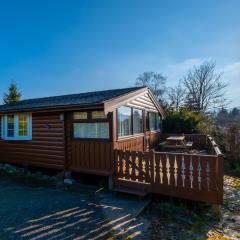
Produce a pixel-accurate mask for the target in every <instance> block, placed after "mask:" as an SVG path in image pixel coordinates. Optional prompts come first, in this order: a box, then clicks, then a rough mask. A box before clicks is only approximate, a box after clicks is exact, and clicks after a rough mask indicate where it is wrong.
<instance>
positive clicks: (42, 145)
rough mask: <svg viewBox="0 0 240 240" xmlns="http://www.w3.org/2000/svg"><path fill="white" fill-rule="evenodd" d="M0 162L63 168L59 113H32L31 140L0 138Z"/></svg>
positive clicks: (62, 130) (62, 132)
mask: <svg viewBox="0 0 240 240" xmlns="http://www.w3.org/2000/svg"><path fill="white" fill-rule="evenodd" d="M46 124H47V125H48V126H49V128H48V127H47V126H46ZM0 162H9V163H15V164H24V165H29V166H39V167H47V168H55V169H63V168H64V162H65V147H64V122H63V121H61V120H60V113H33V114H32V140H29V141H5V140H3V139H1V140H0Z"/></svg>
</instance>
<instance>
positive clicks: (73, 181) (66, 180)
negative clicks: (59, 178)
mask: <svg viewBox="0 0 240 240" xmlns="http://www.w3.org/2000/svg"><path fill="white" fill-rule="evenodd" d="M63 182H64V183H65V184H69V185H73V184H74V183H75V180H73V179H71V178H65V179H64V181H63Z"/></svg>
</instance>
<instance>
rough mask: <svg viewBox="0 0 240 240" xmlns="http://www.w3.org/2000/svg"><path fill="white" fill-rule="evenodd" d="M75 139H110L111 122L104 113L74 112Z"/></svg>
mask: <svg viewBox="0 0 240 240" xmlns="http://www.w3.org/2000/svg"><path fill="white" fill-rule="evenodd" d="M73 116H74V117H73V121H74V122H73V137H74V138H79V139H80V138H83V139H84V138H85V139H87V138H88V139H91V138H92V139H109V138H110V133H109V120H108V118H107V116H106V115H105V114H104V111H91V112H90V111H89V112H74V113H73Z"/></svg>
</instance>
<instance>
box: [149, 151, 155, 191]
mask: <svg viewBox="0 0 240 240" xmlns="http://www.w3.org/2000/svg"><path fill="white" fill-rule="evenodd" d="M149 157H150V169H151V180H150V183H151V187H153V185H154V176H155V174H154V171H155V167H154V166H155V152H154V151H153V150H152V151H151V152H150V156H149Z"/></svg>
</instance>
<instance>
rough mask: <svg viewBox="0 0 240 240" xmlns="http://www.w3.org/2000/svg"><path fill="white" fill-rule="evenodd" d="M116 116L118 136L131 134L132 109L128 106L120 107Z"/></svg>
mask: <svg viewBox="0 0 240 240" xmlns="http://www.w3.org/2000/svg"><path fill="white" fill-rule="evenodd" d="M117 116H118V136H119V137H123V136H128V135H131V134H132V109H131V108H130V107H125V106H123V107H120V108H118V110H117Z"/></svg>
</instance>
